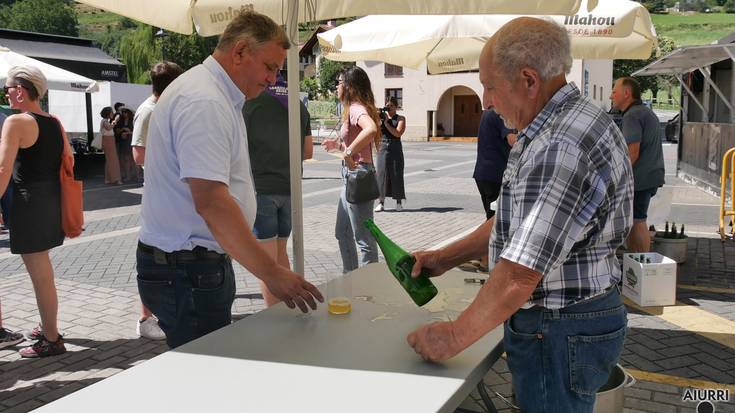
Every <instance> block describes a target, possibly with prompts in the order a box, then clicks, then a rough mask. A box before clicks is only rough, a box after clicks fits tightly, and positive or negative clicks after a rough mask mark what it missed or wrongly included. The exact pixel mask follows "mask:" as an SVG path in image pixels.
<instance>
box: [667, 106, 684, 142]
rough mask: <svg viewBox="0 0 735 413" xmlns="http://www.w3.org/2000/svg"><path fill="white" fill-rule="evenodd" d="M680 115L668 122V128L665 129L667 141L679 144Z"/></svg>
mask: <svg viewBox="0 0 735 413" xmlns="http://www.w3.org/2000/svg"><path fill="white" fill-rule="evenodd" d="M680 130H681V129H680V127H679V114H678V113H677V114H676V116H674V117H673V118H671V119H669V121H668V122H666V127H665V129H664V137H665V138H666V140H667V141H669V142H673V143H677V142H679V131H680Z"/></svg>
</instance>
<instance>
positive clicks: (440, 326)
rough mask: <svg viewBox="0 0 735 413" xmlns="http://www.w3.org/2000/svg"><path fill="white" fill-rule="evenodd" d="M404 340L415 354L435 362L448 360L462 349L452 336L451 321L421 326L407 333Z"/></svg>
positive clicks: (452, 327)
mask: <svg viewBox="0 0 735 413" xmlns="http://www.w3.org/2000/svg"><path fill="white" fill-rule="evenodd" d="M406 341H408V345H410V346H411V347H413V350H414V351H415V352H416V354H418V355H420V356H421V357H422V358H423V359H424V360H428V361H433V362H435V363H440V362H442V361H444V360H448V359H450V358H452V357H454V356H455V355H456V354H458V353H459V352H460V351H462V350H464V347H462V345H461V344H460V343H459V342H458V341H457V339H456V337H455V336H454V325H453V323H452V322H451V321H445V322H441V323H432V324H427V325H424V326H421V327H419V328H418V329H416V330H414V331H413V332H412V333H411V334H409V335H408V337H407V338H406Z"/></svg>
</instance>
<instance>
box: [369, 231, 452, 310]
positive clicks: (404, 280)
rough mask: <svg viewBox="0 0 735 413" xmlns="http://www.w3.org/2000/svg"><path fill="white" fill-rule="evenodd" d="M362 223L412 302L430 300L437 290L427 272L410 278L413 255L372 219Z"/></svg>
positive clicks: (413, 260)
mask: <svg viewBox="0 0 735 413" xmlns="http://www.w3.org/2000/svg"><path fill="white" fill-rule="evenodd" d="M364 225H365V227H366V228H367V229H368V230H369V231H370V232H371V233H372V234H373V237H375V240H376V241H377V242H378V246H379V247H380V250H381V251H383V255H384V256H385V262H386V264H388V269H389V270H390V272H391V273H393V276H394V277H396V280H398V282H399V283H400V284H401V287H403V289H404V290H406V292H407V293H408V295H409V296H411V299H412V300H413V302H415V303H416V305H418V306H419V307H420V306H422V305H424V304H426V303H428V302H429V301H431V299H432V298H434V297H435V296H436V294H437V293H438V291H437V289H436V287H435V286H434V283H432V282H431V280H430V279H429V277H428V272H427V271H426V270H422V271H421V275H420V276H419V277H417V278H412V277H411V269H412V268H413V264H414V263H416V259H415V258H414V257H413V255H411V254H409V253H407V252H406V251H405V250H403V248H401V247H399V246H398V245H396V243H395V242H393V241H392V240H391V239H390V238H388V237H387V236H386V235H385V234H383V232H382V231H381V230H380V229H379V228H378V226H377V225H375V222H373V220H372V219H366V220H365V222H364Z"/></svg>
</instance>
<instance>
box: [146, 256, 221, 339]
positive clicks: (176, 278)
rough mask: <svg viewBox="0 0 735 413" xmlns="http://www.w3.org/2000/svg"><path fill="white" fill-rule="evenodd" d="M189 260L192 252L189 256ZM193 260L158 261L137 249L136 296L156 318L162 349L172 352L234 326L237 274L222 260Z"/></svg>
mask: <svg viewBox="0 0 735 413" xmlns="http://www.w3.org/2000/svg"><path fill="white" fill-rule="evenodd" d="M188 253H189V255H191V253H190V252H188ZM207 254H208V255H209V256H207V257H202V258H196V259H184V258H185V257H184V258H182V259H177V257H175V256H174V255H175V254H167V258H166V260H165V261H166V262H162V260H161V257H160V256H159V259H158V260H156V259H155V258H154V254H151V253H149V252H145V251H142V250H141V247H140V246H139V247H138V251H137V253H136V258H137V270H138V292H139V293H140V298H141V301H143V304H144V305H145V306H146V307H148V308H149V309H150V310H151V312H152V313H153V314H155V315H156V317H158V324H159V325H160V326H161V329H162V330H163V332H164V333H166V343H167V344H168V346H169V347H171V348H175V347H178V346H180V345H182V344H185V343H188V342H189V341H192V340H194V339H196V338H199V337H201V336H203V335H205V334H208V333H210V332H212V331H214V330H217V329H219V328H221V327H224V326H227V325H229V324H230V322H231V321H232V303H233V302H234V301H235V274H234V271H233V269H232V261H231V260H230V258H229V257H228V256H226V255H224V254H222V255H220V256H218V257H212V255H213V253H207Z"/></svg>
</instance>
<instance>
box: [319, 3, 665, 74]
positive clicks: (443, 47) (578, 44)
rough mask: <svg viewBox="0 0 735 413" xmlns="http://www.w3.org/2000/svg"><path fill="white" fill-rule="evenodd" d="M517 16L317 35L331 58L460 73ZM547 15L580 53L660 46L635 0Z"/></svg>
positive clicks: (384, 24) (383, 21)
mask: <svg viewBox="0 0 735 413" xmlns="http://www.w3.org/2000/svg"><path fill="white" fill-rule="evenodd" d="M584 9H585V7H583V10H584ZM516 17H519V16H518V15H455V16H416V15H414V16H377V15H373V16H367V17H364V18H362V19H358V20H355V21H353V22H350V23H347V24H344V25H342V26H339V27H337V28H335V29H332V30H330V31H328V32H325V33H321V34H319V35H318V38H319V44H320V47H321V49H322V53H323V54H324V56H325V57H326V58H327V59H331V60H341V61H357V60H377V61H382V62H386V63H390V64H394V65H398V66H404V67H408V68H412V69H418V68H419V67H421V65H423V64H424V63H426V64H427V66H428V69H429V73H447V72H457V71H462V70H474V69H477V68H478V64H479V63H478V60H479V56H480V51H481V50H482V47H483V45H484V44H485V42H486V41H487V39H488V38H489V37H490V36H492V35H493V34H494V33H495V32H496V31H497V30H498V29H500V27H502V26H503V25H504V24H505V23H507V22H509V21H511V20H513V19H514V18H516ZM544 17H545V18H549V19H552V20H554V21H556V22H558V23H559V24H561V25H564V26H565V27H566V28H567V31H568V33H569V35H570V38H571V42H572V55H573V56H574V57H575V58H580V59H581V58H585V59H647V58H649V57H650V56H651V52H652V51H653V50H654V49H655V48H656V46H657V40H656V30H655V28H654V27H653V23H652V22H651V16H650V15H649V14H648V11H647V10H646V8H645V7H643V6H642V5H641V4H640V3H636V2H633V1H629V0H600V2H599V3H598V5H597V7H596V8H595V9H594V13H590V12H587V11H586V10H585V11H583V12H579V13H578V14H576V15H574V16H553V15H551V16H544Z"/></svg>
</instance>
